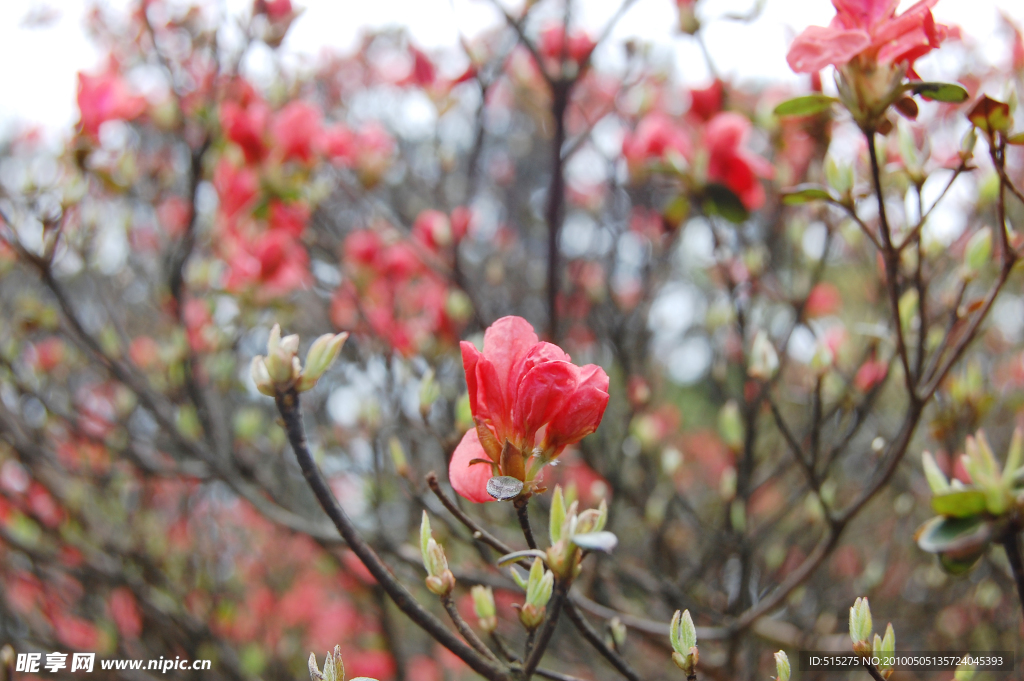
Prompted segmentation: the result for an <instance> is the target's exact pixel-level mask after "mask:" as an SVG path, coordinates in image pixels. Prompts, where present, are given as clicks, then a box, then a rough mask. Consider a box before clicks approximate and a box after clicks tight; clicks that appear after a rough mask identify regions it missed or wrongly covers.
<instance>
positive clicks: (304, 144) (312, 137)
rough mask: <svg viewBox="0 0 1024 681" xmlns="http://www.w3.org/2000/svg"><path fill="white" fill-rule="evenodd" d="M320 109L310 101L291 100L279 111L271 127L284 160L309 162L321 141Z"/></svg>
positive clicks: (272, 135) (277, 147) (276, 145)
mask: <svg viewBox="0 0 1024 681" xmlns="http://www.w3.org/2000/svg"><path fill="white" fill-rule="evenodd" d="M320 124H321V116H320V110H319V109H317V108H316V107H315V106H313V105H312V104H310V103H308V102H302V101H298V102H291V103H290V104H288V105H287V106H286V107H284V108H283V109H281V110H280V111H278V112H277V115H276V116H274V122H273V124H272V125H271V127H270V133H271V137H273V139H274V146H275V147H276V149H277V150H278V152H279V153H280V154H281V157H282V158H284V160H286V161H289V160H295V161H301V162H303V163H309V162H311V161H312V160H313V158H314V149H315V148H316V145H317V144H318V143H319V141H320V140H319V138H320Z"/></svg>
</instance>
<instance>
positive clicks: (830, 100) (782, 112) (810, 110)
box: [773, 95, 839, 116]
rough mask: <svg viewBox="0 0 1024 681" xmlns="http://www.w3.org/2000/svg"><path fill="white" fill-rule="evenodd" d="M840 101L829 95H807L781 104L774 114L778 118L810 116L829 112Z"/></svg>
mask: <svg viewBox="0 0 1024 681" xmlns="http://www.w3.org/2000/svg"><path fill="white" fill-rule="evenodd" d="M838 101H839V100H838V99H836V98H835V97H829V96H828V95H806V96H804V97H797V98H796V99H790V100H787V101H785V102H783V103H782V104H779V105H778V106H777V107H775V111H774V112H773V113H774V114H775V115H776V116H810V115H811V114H816V113H821V112H822V111H828V110H829V109H830V108H831V107H832V105H833V104H835V103H836V102H838Z"/></svg>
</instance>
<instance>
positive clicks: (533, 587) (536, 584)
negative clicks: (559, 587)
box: [526, 558, 555, 607]
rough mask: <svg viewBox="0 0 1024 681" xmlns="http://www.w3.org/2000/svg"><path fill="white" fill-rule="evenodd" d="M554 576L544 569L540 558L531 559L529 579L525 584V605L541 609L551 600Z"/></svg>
mask: <svg viewBox="0 0 1024 681" xmlns="http://www.w3.org/2000/svg"><path fill="white" fill-rule="evenodd" d="M554 586H555V576H554V575H553V574H552V573H551V570H545V569H544V563H543V561H541V559H540V558H534V559H533V565H532V566H531V567H530V578H529V579H528V580H527V582H526V603H527V605H533V606H536V607H542V606H545V605H547V604H548V601H549V600H551V594H552V592H553V591H554Z"/></svg>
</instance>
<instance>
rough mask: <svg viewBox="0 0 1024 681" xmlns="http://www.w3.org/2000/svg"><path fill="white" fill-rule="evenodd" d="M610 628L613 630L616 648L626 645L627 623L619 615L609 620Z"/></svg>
mask: <svg viewBox="0 0 1024 681" xmlns="http://www.w3.org/2000/svg"><path fill="white" fill-rule="evenodd" d="M608 630H609V631H610V632H611V635H612V642H613V643H614V644H615V648H616V649H618V650H622V647H623V646H625V645H626V625H625V624H623V623H622V620H620V619H619V618H618V617H613V618H611V619H610V620H608Z"/></svg>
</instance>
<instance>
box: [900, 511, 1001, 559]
mask: <svg viewBox="0 0 1024 681" xmlns="http://www.w3.org/2000/svg"><path fill="white" fill-rule="evenodd" d="M915 539H916V540H917V545H918V546H919V547H921V550H922V551H927V552H928V553H949V554H956V555H959V554H961V553H964V554H967V553H973V552H974V551H975V550H977V549H978V548H981V549H982V550H984V547H986V546H988V542H989V541H990V540H991V539H992V525H991V523H989V522H987V521H985V519H984V518H982V517H980V516H972V517H970V518H946V517H943V516H938V517H936V518H932V519H931V520H929V521H928V522H926V523H925V524H924V525H922V526H921V527H920V528H919V529H918V530H917V532H916V533H915Z"/></svg>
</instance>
